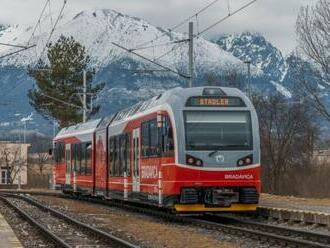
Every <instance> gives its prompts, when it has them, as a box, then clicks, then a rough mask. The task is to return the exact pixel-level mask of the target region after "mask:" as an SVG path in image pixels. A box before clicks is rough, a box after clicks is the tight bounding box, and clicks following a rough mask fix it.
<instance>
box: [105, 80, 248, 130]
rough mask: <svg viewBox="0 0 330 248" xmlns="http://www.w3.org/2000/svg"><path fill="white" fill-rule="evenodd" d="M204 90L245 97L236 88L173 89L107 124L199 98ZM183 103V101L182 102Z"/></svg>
mask: <svg viewBox="0 0 330 248" xmlns="http://www.w3.org/2000/svg"><path fill="white" fill-rule="evenodd" d="M205 89H219V90H220V92H221V95H222V96H238V97H241V98H244V97H245V95H244V93H243V92H242V91H240V90H239V89H237V88H229V87H215V86H207V87H194V88H181V87H177V88H173V89H170V90H168V91H165V92H163V93H162V94H159V95H157V96H154V97H153V98H151V99H148V100H146V101H141V102H138V103H137V104H135V105H133V106H131V107H129V108H126V109H123V110H121V111H119V112H117V113H116V115H115V116H112V118H111V121H110V122H109V124H110V123H112V122H117V121H121V120H124V119H127V118H129V117H131V116H133V115H135V114H137V113H140V112H143V111H146V110H148V109H151V108H153V107H156V106H158V105H161V104H163V103H169V104H170V103H173V102H174V101H183V100H184V99H186V98H188V97H190V96H200V95H203V92H204V90H205ZM184 101H185V100H184Z"/></svg>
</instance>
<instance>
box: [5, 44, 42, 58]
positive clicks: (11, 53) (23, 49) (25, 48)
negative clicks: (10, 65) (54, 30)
mask: <svg viewBox="0 0 330 248" xmlns="http://www.w3.org/2000/svg"><path fill="white" fill-rule="evenodd" d="M35 46H36V45H31V46H27V47H24V48H22V49H19V50H17V51H14V52H10V53H7V54H5V55H1V56H0V59H3V58H5V57H8V56H11V55H14V54H16V53H19V52H22V51H25V50H27V49H30V48H32V47H35Z"/></svg>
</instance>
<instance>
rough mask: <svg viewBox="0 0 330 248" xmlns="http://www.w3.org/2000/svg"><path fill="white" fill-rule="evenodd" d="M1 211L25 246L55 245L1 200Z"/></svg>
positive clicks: (27, 247)
mask: <svg viewBox="0 0 330 248" xmlns="http://www.w3.org/2000/svg"><path fill="white" fill-rule="evenodd" d="M0 213H1V214H2V215H3V216H4V218H5V219H6V221H7V222H8V223H9V224H10V226H11V228H12V229H13V231H14V233H15V235H16V236H17V238H18V239H19V241H20V242H21V244H22V245H23V246H24V247H26V248H36V247H39V248H41V247H47V248H53V247H55V246H54V245H52V244H51V243H50V242H49V241H48V240H46V239H45V238H44V237H43V236H42V235H41V234H40V233H39V230H38V229H36V228H34V227H32V226H31V225H30V224H29V223H28V222H26V221H25V220H23V219H22V218H21V217H20V216H18V215H17V214H16V212H14V210H12V209H10V208H8V206H7V205H5V204H4V203H3V202H2V201H0ZM0 247H1V244H0Z"/></svg>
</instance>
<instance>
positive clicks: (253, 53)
mask: <svg viewBox="0 0 330 248" xmlns="http://www.w3.org/2000/svg"><path fill="white" fill-rule="evenodd" d="M214 42H215V43H216V44H218V45H219V46H220V47H221V48H222V49H224V50H225V51H228V52H230V53H231V54H232V55H234V56H235V57H237V58H239V59H240V60H242V61H251V64H252V65H254V66H256V67H257V68H259V69H260V70H262V71H263V72H264V73H265V74H266V75H268V76H269V77H270V78H271V79H272V80H274V81H282V79H283V78H284V77H285V74H286V69H287V66H286V63H285V59H284V58H283V56H282V53H281V51H280V50H279V49H277V48H276V47H275V46H273V45H272V44H271V43H270V42H268V41H267V40H266V39H265V37H263V36H262V35H260V34H258V33H250V32H244V33H240V34H225V35H222V36H220V37H219V38H217V39H214Z"/></svg>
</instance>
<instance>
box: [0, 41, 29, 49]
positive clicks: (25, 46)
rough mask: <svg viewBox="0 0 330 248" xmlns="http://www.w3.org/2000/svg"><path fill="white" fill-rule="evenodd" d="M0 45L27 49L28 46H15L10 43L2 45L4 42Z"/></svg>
mask: <svg viewBox="0 0 330 248" xmlns="http://www.w3.org/2000/svg"><path fill="white" fill-rule="evenodd" d="M0 45H2V46H9V47H19V48H27V46H23V45H14V44H9V43H2V42H0Z"/></svg>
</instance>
